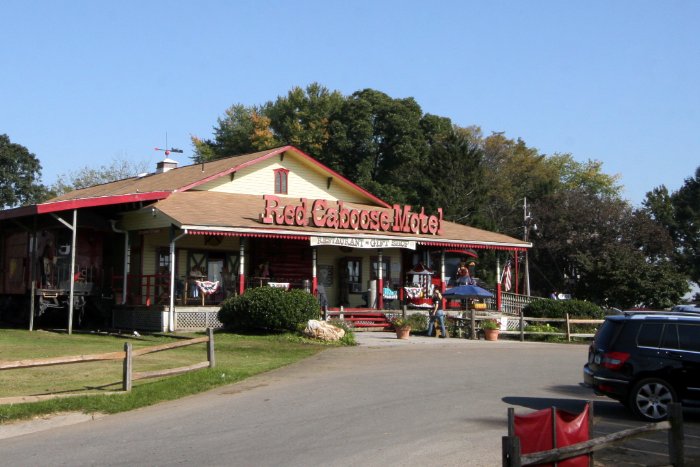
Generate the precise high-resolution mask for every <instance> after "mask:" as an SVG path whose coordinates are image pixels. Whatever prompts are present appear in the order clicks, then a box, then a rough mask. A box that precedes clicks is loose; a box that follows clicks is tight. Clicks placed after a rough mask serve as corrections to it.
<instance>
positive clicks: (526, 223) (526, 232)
mask: <svg viewBox="0 0 700 467" xmlns="http://www.w3.org/2000/svg"><path fill="white" fill-rule="evenodd" d="M531 224H532V216H530V213H528V212H527V198H523V240H525V241H526V242H527V241H528V237H529V236H530V225H531ZM524 276H525V277H524V280H525V295H527V296H528V297H529V296H530V264H529V259H528V250H527V248H526V249H525V274H524Z"/></svg>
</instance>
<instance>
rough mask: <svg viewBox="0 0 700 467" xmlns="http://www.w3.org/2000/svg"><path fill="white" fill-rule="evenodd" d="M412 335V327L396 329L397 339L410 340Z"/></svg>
mask: <svg viewBox="0 0 700 467" xmlns="http://www.w3.org/2000/svg"><path fill="white" fill-rule="evenodd" d="M410 335H411V326H404V327H401V328H396V338H397V339H408V336H410Z"/></svg>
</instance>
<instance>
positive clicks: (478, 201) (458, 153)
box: [418, 128, 485, 225]
mask: <svg viewBox="0 0 700 467" xmlns="http://www.w3.org/2000/svg"><path fill="white" fill-rule="evenodd" d="M427 136H430V137H429V144H430V152H429V157H428V159H427V161H426V162H427V163H426V165H425V167H424V169H423V174H424V175H423V177H422V179H423V183H422V184H421V185H420V191H419V192H418V194H419V196H420V199H421V200H422V203H421V205H423V206H425V207H426V209H428V210H430V211H431V212H432V211H435V210H436V209H437V208H439V207H441V208H443V210H444V216H445V218H446V219H448V220H450V221H453V222H458V223H462V224H470V225H474V224H476V223H479V219H478V215H479V211H480V209H481V206H482V204H483V201H484V193H485V187H484V166H483V150H482V148H481V147H480V146H479V145H478V142H477V141H476V140H474V139H473V138H471V137H470V135H469V134H468V133H467V132H465V131H462V129H460V128H450V129H449V130H448V132H446V133H444V134H441V133H438V132H429V133H427Z"/></svg>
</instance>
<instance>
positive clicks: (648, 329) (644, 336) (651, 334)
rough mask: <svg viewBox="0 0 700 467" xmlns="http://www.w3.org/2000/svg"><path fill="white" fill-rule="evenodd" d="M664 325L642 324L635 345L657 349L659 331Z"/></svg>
mask: <svg viewBox="0 0 700 467" xmlns="http://www.w3.org/2000/svg"><path fill="white" fill-rule="evenodd" d="M663 327H664V325H663V324H661V323H644V324H642V326H641V328H640V329H639V334H638V335H637V345H638V346H639V347H658V346H659V340H660V337H661V331H662V330H663Z"/></svg>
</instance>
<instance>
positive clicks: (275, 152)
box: [175, 146, 391, 208]
mask: <svg viewBox="0 0 700 467" xmlns="http://www.w3.org/2000/svg"><path fill="white" fill-rule="evenodd" d="M287 151H292V152H295V153H296V154H297V155H299V156H301V157H303V158H305V159H306V160H308V161H309V162H311V163H312V164H313V165H315V166H316V167H319V168H321V169H322V170H324V171H326V172H329V173H330V174H331V175H333V177H336V178H338V179H339V180H342V181H343V183H347V184H348V185H350V186H351V187H352V188H353V189H355V190H357V191H359V192H361V193H362V194H363V195H365V196H367V197H368V198H369V199H371V200H372V201H374V202H375V203H377V204H379V205H381V206H384V207H385V208H390V207H391V205H390V204H388V203H387V202H385V201H383V200H381V199H379V198H377V197H376V196H374V195H373V194H372V193H370V192H369V191H367V190H365V189H364V188H362V187H360V186H358V185H356V184H354V183H353V182H351V181H350V180H348V179H347V178H345V177H343V176H342V175H340V174H339V173H338V172H336V171H335V170H333V169H331V168H330V167H327V166H325V165H323V164H321V163H320V162H319V161H317V160H316V159H314V158H313V157H311V156H309V155H308V154H306V153H304V152H303V151H301V150H300V149H297V148H295V147H294V146H283V147H281V148H277V149H274V150H272V151H271V152H269V153H267V154H265V155H263V156H260V157H258V158H257V159H253V160H252V161H248V162H244V163H243V164H240V165H237V166H236V167H232V168H230V169H227V170H224V171H223V172H219V173H218V174H214V175H210V176H209V177H206V178H203V179H202V180H199V181H197V182H194V183H190V184H189V185H186V186H183V187H182V188H178V189H177V190H175V191H187V190H191V189H192V188H195V187H197V186H199V185H202V184H204V183H207V182H210V181H212V180H216V179H217V178H220V177H223V176H224V175H228V174H230V173H232V172H237V171H239V170H241V169H243V168H245V167H250V166H251V165H255V164H258V163H260V162H262V161H265V160H267V159H269V158H271V157H273V156H276V155H278V154H281V153H283V152H287Z"/></svg>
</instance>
